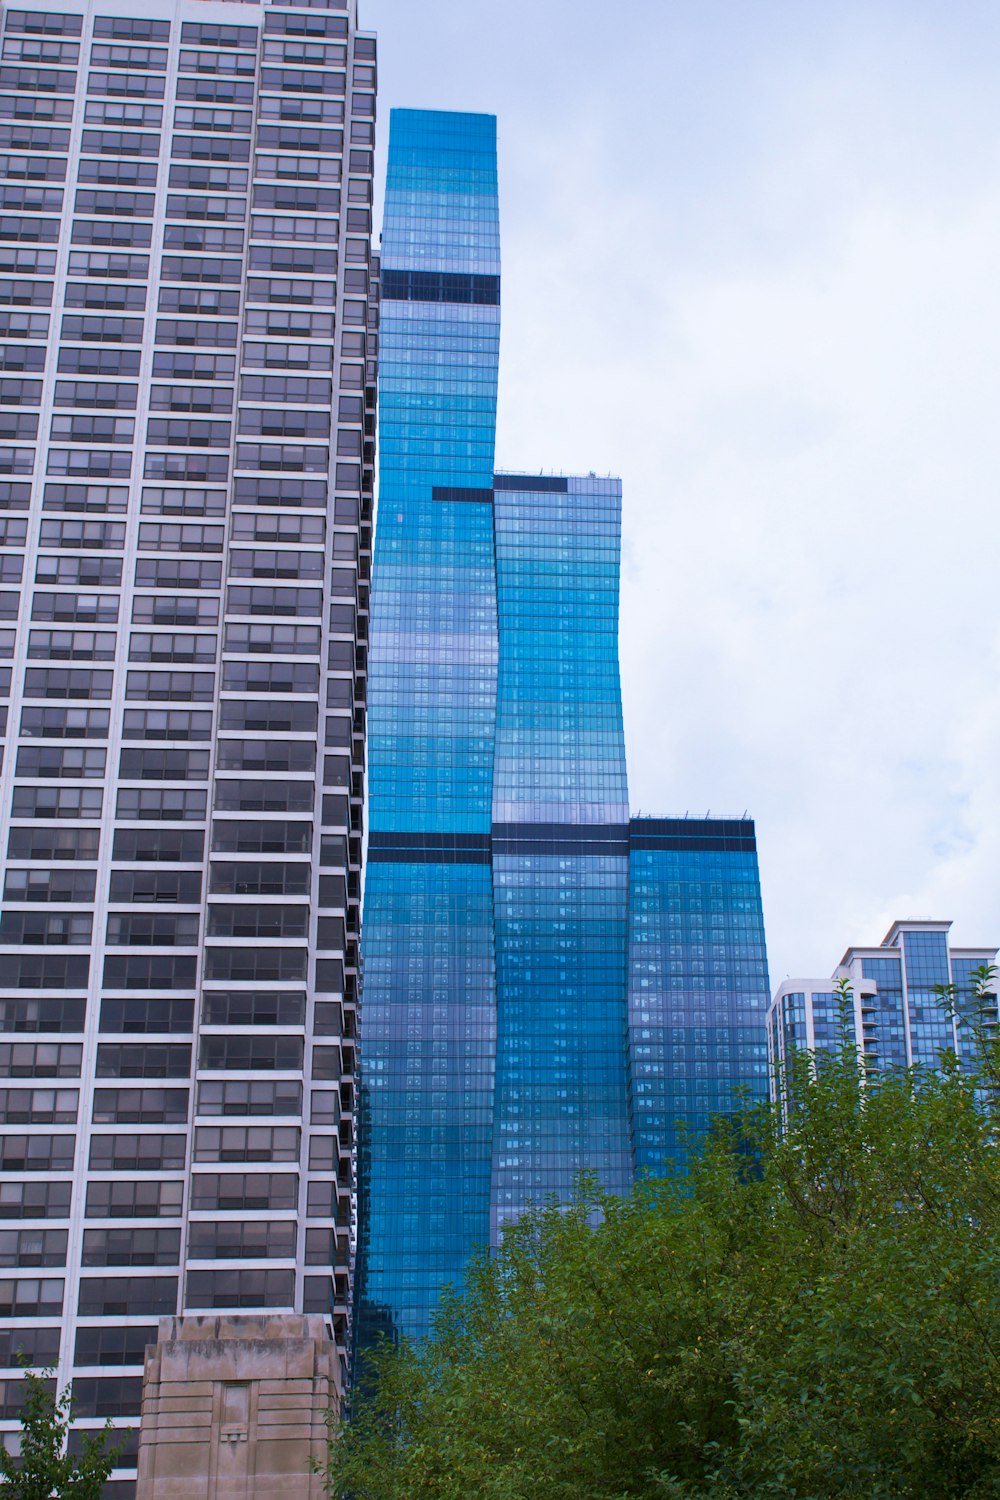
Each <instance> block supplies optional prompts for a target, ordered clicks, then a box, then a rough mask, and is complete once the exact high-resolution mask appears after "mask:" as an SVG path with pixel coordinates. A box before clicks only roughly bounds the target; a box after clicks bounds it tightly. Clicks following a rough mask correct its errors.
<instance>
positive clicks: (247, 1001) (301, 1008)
mask: <svg viewBox="0 0 1000 1500" xmlns="http://www.w3.org/2000/svg"><path fill="white" fill-rule="evenodd" d="M279 868H280V867H279ZM305 1010H306V997H305V995H304V994H303V993H301V992H300V993H297V994H296V993H294V992H287V991H280V990H255V991H251V992H250V993H246V992H245V991H241V990H234V991H232V992H230V991H228V990H222V991H218V992H212V991H208V992H206V994H205V998H204V1005H203V1012H202V1020H203V1021H204V1023H205V1025H207V1026H241V1027H254V1028H256V1027H258V1026H302V1025H304V1024H305Z"/></svg>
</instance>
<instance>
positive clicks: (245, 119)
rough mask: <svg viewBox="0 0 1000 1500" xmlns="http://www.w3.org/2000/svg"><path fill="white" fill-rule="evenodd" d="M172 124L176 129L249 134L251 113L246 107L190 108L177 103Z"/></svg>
mask: <svg viewBox="0 0 1000 1500" xmlns="http://www.w3.org/2000/svg"><path fill="white" fill-rule="evenodd" d="M174 126H175V128H176V129H177V130H213V131H215V130H225V131H231V132H233V133H234V134H240V135H249V134H250V131H251V130H252V128H253V115H252V114H251V112H250V110H248V109H192V108H191V107H190V106H188V105H179V106H178V108H177V109H176V110H175V112H174Z"/></svg>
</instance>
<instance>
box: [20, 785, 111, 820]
mask: <svg viewBox="0 0 1000 1500" xmlns="http://www.w3.org/2000/svg"><path fill="white" fill-rule="evenodd" d="M103 796H104V793H103V791H102V789H101V788H100V787H72V786H65V787H48V786H44V787H43V786H17V787H15V788H14V796H13V800H12V802H11V809H10V811H11V817H13V818H72V819H73V820H74V821H75V820H77V819H93V818H99V817H100V816H101V804H102V800H103Z"/></svg>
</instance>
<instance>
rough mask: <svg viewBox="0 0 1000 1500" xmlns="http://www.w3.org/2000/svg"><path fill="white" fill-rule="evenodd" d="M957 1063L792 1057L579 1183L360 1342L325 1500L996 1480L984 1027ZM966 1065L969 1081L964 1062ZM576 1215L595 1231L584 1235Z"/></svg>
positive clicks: (589, 1497)
mask: <svg viewBox="0 0 1000 1500" xmlns="http://www.w3.org/2000/svg"><path fill="white" fill-rule="evenodd" d="M983 1045H984V1047H985V1048H986V1049H987V1051H988V1052H989V1056H988V1057H984V1059H983V1065H982V1067H981V1068H979V1069H975V1068H970V1067H968V1066H963V1067H961V1068H960V1067H959V1065H958V1063H957V1061H956V1059H955V1058H954V1056H952V1055H947V1056H945V1057H943V1058H942V1061H941V1065H940V1067H938V1068H936V1069H913V1070H909V1071H905V1072H902V1071H901V1072H898V1073H878V1074H876V1073H873V1072H869V1071H868V1070H867V1069H866V1065H865V1060H864V1059H863V1058H862V1057H859V1056H858V1052H857V1050H856V1048H855V1046H854V1043H853V1040H852V1039H850V1040H849V1039H848V1038H847V1037H846V1035H845V1037H844V1039H843V1040H842V1043H841V1046H840V1049H839V1051H837V1052H835V1053H833V1054H824V1055H820V1056H818V1057H815V1058H810V1057H808V1056H801V1057H798V1058H796V1059H794V1060H793V1062H792V1064H791V1068H790V1075H791V1076H790V1077H789V1078H788V1079H787V1080H786V1082H787V1095H786V1097H788V1098H791V1099H793V1101H794V1103H793V1107H792V1108H790V1109H788V1110H787V1112H786V1118H785V1119H784V1120H783V1119H782V1117H781V1110H780V1109H778V1108H775V1107H771V1106H765V1107H762V1108H760V1109H758V1110H755V1111H751V1112H748V1113H746V1114H744V1115H743V1116H742V1117H741V1118H740V1119H739V1120H738V1121H736V1122H734V1123H733V1124H730V1125H728V1126H725V1125H720V1126H719V1127H718V1129H717V1130H716V1132H715V1134H714V1135H713V1136H712V1138H711V1139H710V1140H708V1141H707V1142H706V1143H705V1144H704V1146H703V1147H702V1148H701V1149H700V1151H698V1152H697V1153H696V1154H695V1156H694V1159H693V1162H692V1165H691V1168H690V1172H689V1175H688V1176H687V1177H686V1178H683V1179H682V1178H680V1177H674V1178H666V1179H664V1180H662V1181H647V1182H643V1183H641V1184H640V1185H639V1186H638V1187H637V1188H636V1189H635V1190H634V1191H633V1193H632V1194H631V1195H630V1196H629V1197H628V1198H626V1199H623V1200H617V1199H614V1198H610V1197H608V1196H606V1195H604V1194H602V1193H601V1192H600V1191H599V1190H598V1189H597V1188H596V1187H595V1186H594V1185H593V1184H592V1183H586V1182H585V1183H583V1184H581V1188H580V1191H579V1194H578V1196H577V1199H576V1201H575V1202H574V1203H572V1204H571V1205H569V1207H568V1208H559V1207H557V1206H555V1205H554V1204H553V1205H549V1206H548V1207H546V1208H543V1209H541V1210H539V1211H537V1212H534V1213H532V1214H530V1215H528V1216H527V1217H526V1218H525V1219H523V1220H522V1221H521V1222H520V1223H519V1224H518V1225H517V1226H516V1227H515V1228H514V1229H513V1230H512V1231H510V1232H509V1233H508V1234H507V1236H506V1237H505V1239H504V1242H503V1245H502V1247H501V1248H500V1250H499V1251H498V1252H497V1253H496V1254H495V1255H494V1256H492V1257H489V1256H483V1257H481V1258H479V1259H478V1260H476V1261H475V1262H474V1263H473V1265H472V1267H471V1268H470V1271H469V1273H468V1277H467V1280H466V1283H465V1286H464V1288H463V1289H462V1290H461V1291H460V1292H459V1293H457V1294H455V1295H452V1296H450V1297H449V1298H447V1299H446V1300H445V1302H444V1304H443V1306H442V1309H441V1312H440V1315H439V1318H438V1321H437V1325H436V1329H435V1335H434V1337H433V1338H432V1339H430V1340H427V1341H426V1342H424V1343H422V1344H420V1345H416V1346H413V1345H406V1344H403V1345H401V1346H399V1347H394V1346H393V1345H391V1344H390V1343H388V1342H386V1343H384V1344H383V1345H382V1346H381V1348H380V1349H379V1350H378V1351H376V1353H375V1355H374V1356H373V1358H372V1361H371V1367H370V1372H369V1380H368V1382H367V1386H366V1388H365V1389H363V1390H362V1391H361V1392H360V1393H359V1394H358V1395H357V1396H356V1398H355V1414H354V1417H353V1420H352V1422H351V1423H350V1425H349V1426H347V1427H346V1428H344V1430H343V1431H342V1432H340V1433H339V1434H338V1435H337V1437H336V1440H335V1441H334V1442H333V1443H332V1444H331V1449H330V1462H329V1479H330V1484H331V1489H332V1492H333V1493H334V1494H341V1493H347V1494H350V1496H351V1497H352V1500H431V1497H433V1500H466V1497H468V1496H472V1495H475V1496H477V1497H480V1500H738V1497H755V1500H779V1497H780V1500H838V1497H843V1500H847V1497H850V1500H857V1497H861V1496H864V1497H871V1500H903V1497H914V1500H916V1497H919V1500H951V1497H959V1496H961V1497H965V1500H986V1497H998V1496H1000V1171H998V1155H997V1148H998V1144H1000V1142H998V1128H1000V1117H998V1112H997V1108H996V1103H995V1101H996V1097H997V1096H996V1091H995V1090H990V1089H988V1088H987V1087H985V1085H986V1084H987V1083H988V1082H989V1080H990V1079H991V1078H992V1079H995V1078H996V1076H997V1075H996V1071H995V1065H996V1046H997V1044H996V1040H995V1035H988V1034H985V1033H984V1037H983ZM991 1070H992V1071H991ZM595 1210H597V1211H598V1213H599V1216H600V1222H599V1223H597V1225H596V1227H593V1225H594V1214H595Z"/></svg>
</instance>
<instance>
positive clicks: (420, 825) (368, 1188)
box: [357, 111, 767, 1342]
mask: <svg viewBox="0 0 1000 1500" xmlns="http://www.w3.org/2000/svg"><path fill="white" fill-rule="evenodd" d="M382 267H383V269H382V299H383V300H382V326H381V359H380V411H381V427H380V455H381V481H380V496H379V521H378V535H377V541H376V564H375V575H374V584H373V616H372V619H373V625H372V644H371V670H370V698H371V734H370V741H369V745H370V754H369V767H370V787H371V805H370V818H369V824H370V828H369V849H368V872H367V880H366V895H365V938H364V954H365V964H364V972H365V992H364V1018H363V1026H362V1079H363V1086H362V1090H361V1104H360V1108H361V1158H360V1159H361V1167H360V1177H359V1220H360V1228H359V1251H358V1268H357V1286H358V1306H359V1316H358V1331H359V1337H360V1339H361V1341H362V1342H364V1341H367V1340H369V1339H370V1338H372V1337H373V1336H374V1334H375V1333H376V1332H377V1331H378V1330H379V1329H386V1330H400V1331H403V1332H405V1333H408V1334H421V1333H424V1332H426V1331H427V1329H428V1327H429V1325H430V1319H431V1314H432V1311H433V1308H434V1305H435V1302H436V1300H437V1298H438V1295H439V1293H440V1289H441V1287H442V1285H443V1284H444V1283H445V1282H449V1281H450V1282H453V1283H458V1282H459V1281H460V1280H461V1276H462V1271H463V1268H464V1266H465V1264H466V1262H467V1260H468V1257H469V1255H470V1253H471V1252H472V1251H473V1250H474V1249H475V1248H476V1247H477V1246H485V1245H487V1244H488V1243H490V1242H491V1241H493V1242H495V1241H496V1239H497V1237H498V1235H499V1234H500V1233H501V1232H502V1229H503V1227H504V1225H505V1224H507V1223H509V1222H510V1221H511V1220H513V1219H515V1218H516V1217H517V1216H518V1215H519V1214H520V1213H521V1212H522V1211H523V1210H524V1209H525V1208H526V1207H527V1206H528V1204H530V1203H538V1202H540V1201H543V1200H544V1199H546V1198H547V1197H549V1196H550V1195H555V1196H556V1197H558V1198H565V1197H566V1196H567V1195H569V1194H570V1193H571V1192H572V1190H573V1186H574V1182H575V1180H576V1179H577V1177H578V1175H579V1174H580V1173H581V1172H582V1171H590V1172H593V1173H595V1174H596V1175H597V1177H598V1178H599V1180H600V1181H601V1182H602V1183H603V1184H604V1186H605V1187H606V1188H608V1189H609V1190H611V1191H613V1192H619V1193H620V1192H624V1191H626V1190H627V1189H628V1187H629V1186H630V1184H631V1182H632V1180H633V1178H634V1175H635V1173H636V1171H637V1169H638V1170H644V1169H646V1168H650V1169H653V1170H659V1169H660V1168H662V1167H663V1166H664V1165H667V1164H669V1163H670V1162H672V1161H675V1160H677V1158H678V1156H679V1155H680V1154H681V1153H682V1151H683V1144H682V1143H681V1142H679V1140H678V1139H677V1137H676V1136H675V1133H674V1125H675V1121H676V1119H677V1118H678V1117H681V1118H682V1119H683V1121H684V1122H685V1123H686V1124H687V1125H688V1126H689V1127H690V1128H692V1129H693V1130H698V1129H700V1128H703V1127H704V1125H705V1123H707V1119H708V1116H709V1114H710V1113H711V1112H712V1111H713V1110H716V1109H721V1110H723V1111H724V1110H726V1109H731V1108H732V1107H733V1102H734V1100H733V1090H734V1087H735V1085H737V1084H746V1085H747V1086H748V1087H749V1089H750V1091H751V1092H752V1093H754V1094H755V1095H756V1096H757V1097H759V1096H760V1095H761V1093H762V1092H764V1093H766V1039H765V1031H764V1018H765V1012H766V1005H767V973H766V966H765V960H764V942H763V930H762V923H761V915H760V892H759V885H758V882H757V869H756V853H755V844H754V836H753V825H752V823H750V822H748V821H747V820H738V821H736V822H735V823H729V822H720V821H718V820H709V821H708V822H705V821H703V820H693V821H690V822H689V821H687V820H683V819H681V820H670V821H664V822H660V821H651V820H638V821H636V822H633V823H631V824H630V822H629V814H628V795H627V788H626V777H625V747H624V735H623V730H622V709H621V689H620V683H619V670H618V641H617V637H618V588H619V553H620V529H621V487H620V485H619V483H618V481H617V480H612V479H599V478H595V477H594V476H593V475H591V476H590V477H588V478H586V479H580V478H563V477H554V476H529V475H520V474H509V473H497V474H495V473H494V467H493V465H494V453H493V439H494V421H495V403H496V385H497V360H498V342H499V303H500V279H499V271H500V265H499V241H498V202H497V172H496V140H495V121H494V120H493V118H492V117H491V116H484V115H451V114H441V113H433V112H425V111H394V112H393V115H392V123H391V130H390V142H389V169H388V186H387V194H386V211H385V230H384V235H383V242H382ZM713 1070H714V1071H713Z"/></svg>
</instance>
